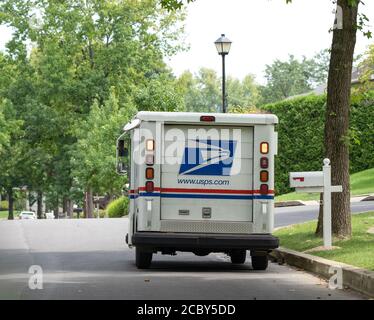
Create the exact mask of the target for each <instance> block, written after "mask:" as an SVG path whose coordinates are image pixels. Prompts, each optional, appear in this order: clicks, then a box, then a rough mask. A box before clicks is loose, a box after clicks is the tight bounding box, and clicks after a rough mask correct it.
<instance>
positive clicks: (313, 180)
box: [290, 171, 323, 188]
mask: <svg viewBox="0 0 374 320" xmlns="http://www.w3.org/2000/svg"><path fill="white" fill-rule="evenodd" d="M290 186H291V188H304V187H323V171H313V172H291V173H290Z"/></svg>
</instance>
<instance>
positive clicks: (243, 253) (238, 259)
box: [230, 250, 247, 264]
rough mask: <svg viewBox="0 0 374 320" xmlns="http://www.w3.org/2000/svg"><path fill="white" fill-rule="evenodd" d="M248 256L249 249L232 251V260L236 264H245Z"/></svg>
mask: <svg viewBox="0 0 374 320" xmlns="http://www.w3.org/2000/svg"><path fill="white" fill-rule="evenodd" d="M246 257H247V250H233V251H232V252H231V253H230V258H231V262H232V263H235V264H243V263H244V262H245V259H246Z"/></svg>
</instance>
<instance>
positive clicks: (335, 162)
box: [316, 0, 360, 238]
mask: <svg viewBox="0 0 374 320" xmlns="http://www.w3.org/2000/svg"><path fill="white" fill-rule="evenodd" d="M359 3H360V1H359V0H357V1H356V0H338V1H337V6H340V8H341V10H342V18H343V25H342V28H341V29H340V28H335V29H334V30H333V39H332V45H331V58H330V68H329V75H328V83H327V106H326V114H325V117H326V120H325V133H324V141H325V154H326V157H328V158H329V159H330V160H331V163H332V171H331V180H332V185H342V186H343V192H342V193H333V194H332V232H333V234H334V235H335V236H338V237H342V238H348V237H350V236H351V234H352V226H351V209H350V183H349V109H350V98H351V77H352V66H353V54H354V49H355V45H356V32H357V29H358V24H357V19H358V6H359ZM322 218H323V215H322V214H321V212H320V215H319V219H318V226H317V230H316V232H317V233H322V225H323V223H322Z"/></svg>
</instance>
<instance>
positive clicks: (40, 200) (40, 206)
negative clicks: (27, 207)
mask: <svg viewBox="0 0 374 320" xmlns="http://www.w3.org/2000/svg"><path fill="white" fill-rule="evenodd" d="M37 207H38V209H37V214H38V219H42V218H43V192H41V191H38V197H37Z"/></svg>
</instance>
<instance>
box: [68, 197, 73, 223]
mask: <svg viewBox="0 0 374 320" xmlns="http://www.w3.org/2000/svg"><path fill="white" fill-rule="evenodd" d="M67 215H68V218H69V219H71V218H73V201H71V200H70V199H68V200H67Z"/></svg>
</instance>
